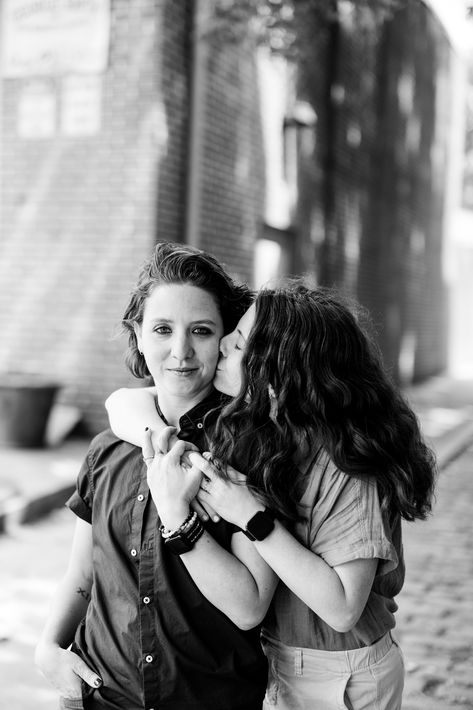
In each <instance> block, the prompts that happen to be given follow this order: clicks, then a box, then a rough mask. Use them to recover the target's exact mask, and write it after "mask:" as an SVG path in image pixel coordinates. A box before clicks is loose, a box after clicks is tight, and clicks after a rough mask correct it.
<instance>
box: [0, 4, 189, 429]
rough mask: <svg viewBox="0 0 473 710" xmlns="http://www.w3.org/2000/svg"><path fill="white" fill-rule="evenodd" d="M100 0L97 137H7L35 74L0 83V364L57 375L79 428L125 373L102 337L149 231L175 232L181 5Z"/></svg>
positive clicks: (112, 327) (55, 82)
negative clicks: (103, 37)
mask: <svg viewBox="0 0 473 710" xmlns="http://www.w3.org/2000/svg"><path fill="white" fill-rule="evenodd" d="M111 6H112V16H111V40H110V60H109V67H108V69H107V71H106V72H105V73H104V75H103V97H102V102H101V110H102V125H101V129H100V131H99V133H97V134H96V135H93V136H91V137H66V136H64V135H62V134H61V132H60V130H56V132H55V134H54V135H53V136H52V137H50V138H43V139H26V138H21V137H19V136H18V132H17V125H18V122H17V114H18V108H19V103H20V101H21V96H22V92H24V91H25V88H27V86H28V84H29V83H30V81H33V80H34V78H32V79H29V78H28V79H4V81H3V107H2V108H3V134H2V139H1V140H2V149H3V161H2V167H1V170H2V175H1V180H2V183H1V191H2V200H1V202H2V214H1V240H0V329H1V332H2V338H1V339H0V369H1V370H2V371H5V370H7V371H8V370H21V371H23V372H36V373H41V374H42V375H45V376H49V377H52V378H54V379H56V380H58V381H59V382H60V383H61V384H63V385H64V387H63V390H62V392H61V399H62V401H64V402H65V403H71V404H75V405H78V406H79V407H80V408H81V409H82V410H83V411H84V413H85V422H86V424H87V425H88V427H89V428H90V429H91V430H92V431H94V430H97V429H99V428H101V427H102V426H103V425H104V424H105V416H104V410H103V400H104V398H105V397H106V396H107V394H108V393H109V392H110V391H111V390H112V389H114V388H115V387H116V386H117V385H119V384H124V383H126V382H128V381H130V379H129V377H128V375H127V374H126V370H125V368H124V365H123V360H122V352H123V347H124V343H123V341H122V340H121V339H118V340H117V339H116V338H115V339H114V334H115V332H116V325H117V324H118V323H119V321H120V318H121V314H122V310H123V307H124V305H125V302H126V300H127V295H128V292H129V289H130V287H131V285H132V283H133V281H134V279H135V277H136V273H137V270H138V267H139V265H140V264H141V262H142V261H143V260H144V259H145V258H146V257H147V256H148V254H149V252H150V250H151V249H152V246H153V244H154V242H155V241H156V237H157V235H158V236H159V237H160V238H169V239H178V238H181V237H182V214H183V187H182V185H183V179H182V176H183V175H184V174H185V170H186V166H185V163H186V155H187V117H188V111H187V108H188V75H189V71H188V57H189V50H188V25H189V11H188V3H187V2H181V3H171V2H160V1H158V0H156V1H155V2H151V1H150V0H134V1H133V2H128V0H113V2H112V3H111ZM47 82H48V86H49V87H50V90H52V91H53V92H54V95H55V97H56V99H57V102H58V118H59V116H60V113H61V110H62V107H61V90H62V83H61V82H62V80H61V79H60V78H59V77H49V78H47ZM158 188H159V201H157V192H158ZM158 208H159V217H158Z"/></svg>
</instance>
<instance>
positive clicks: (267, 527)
mask: <svg viewBox="0 0 473 710" xmlns="http://www.w3.org/2000/svg"><path fill="white" fill-rule="evenodd" d="M273 528H274V520H273V518H272V517H271V515H270V514H269V513H268V512H267V511H266V510H259V511H258V512H257V513H256V514H255V515H253V517H252V518H251V520H249V521H248V523H247V524H246V532H248V533H250V535H251V536H252V537H253V539H255V540H264V538H265V537H268V535H269V533H270V532H271V531H272V530H273ZM250 535H248V537H250ZM250 540H251V537H250Z"/></svg>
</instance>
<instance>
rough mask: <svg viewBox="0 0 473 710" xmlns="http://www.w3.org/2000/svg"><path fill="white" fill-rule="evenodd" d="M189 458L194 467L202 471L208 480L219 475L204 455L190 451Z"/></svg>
mask: <svg viewBox="0 0 473 710" xmlns="http://www.w3.org/2000/svg"><path fill="white" fill-rule="evenodd" d="M188 456H189V460H190V461H191V463H192V465H193V466H197V468H198V469H199V470H200V471H202V473H203V474H204V475H205V476H207V477H208V478H212V476H216V475H217V471H216V469H215V466H214V465H213V464H211V463H210V461H206V460H205V458H204V457H203V456H202V454H197V453H195V452H194V451H190V452H189V454H188Z"/></svg>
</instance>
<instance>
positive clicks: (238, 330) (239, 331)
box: [236, 328, 246, 343]
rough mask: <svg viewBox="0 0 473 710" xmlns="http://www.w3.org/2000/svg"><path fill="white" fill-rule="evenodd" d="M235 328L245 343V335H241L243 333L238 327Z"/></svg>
mask: <svg viewBox="0 0 473 710" xmlns="http://www.w3.org/2000/svg"><path fill="white" fill-rule="evenodd" d="M236 330H237V333H238V334H239V335H241V337H242V338H243V340H244V341H245V343H246V338H245V336H244V335H243V333H242V332H241V330H240V328H237V329H236Z"/></svg>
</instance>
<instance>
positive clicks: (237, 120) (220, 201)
mask: <svg viewBox="0 0 473 710" xmlns="http://www.w3.org/2000/svg"><path fill="white" fill-rule="evenodd" d="M206 41H208V43H209V47H208V61H207V66H206V74H207V76H206V82H205V90H204V103H205V132H204V135H203V150H202V156H203V159H202V165H201V177H200V179H201V186H200V195H201V197H200V200H201V201H200V209H199V214H200V224H199V234H200V244H199V246H200V247H201V248H202V249H206V250H208V251H210V252H212V253H213V254H214V255H215V256H216V257H217V258H218V259H220V260H221V261H222V262H223V263H225V264H226V265H227V267H228V268H229V270H230V271H231V272H232V274H233V275H234V276H235V277H236V278H239V279H240V280H243V281H247V282H248V283H250V284H251V283H252V280H253V257H254V245H255V241H256V239H257V237H258V236H259V234H260V232H261V229H262V222H263V215H264V155H263V148H262V133H261V130H262V129H261V120H260V104H259V96H258V79H257V68H256V56H255V48H254V46H253V45H252V44H251V42H250V41H249V40H248V41H246V42H245V41H243V42H241V43H228V42H225V43H222V42H221V41H220V40H219V38H218V37H212V38H209V39H208V40H206Z"/></svg>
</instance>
